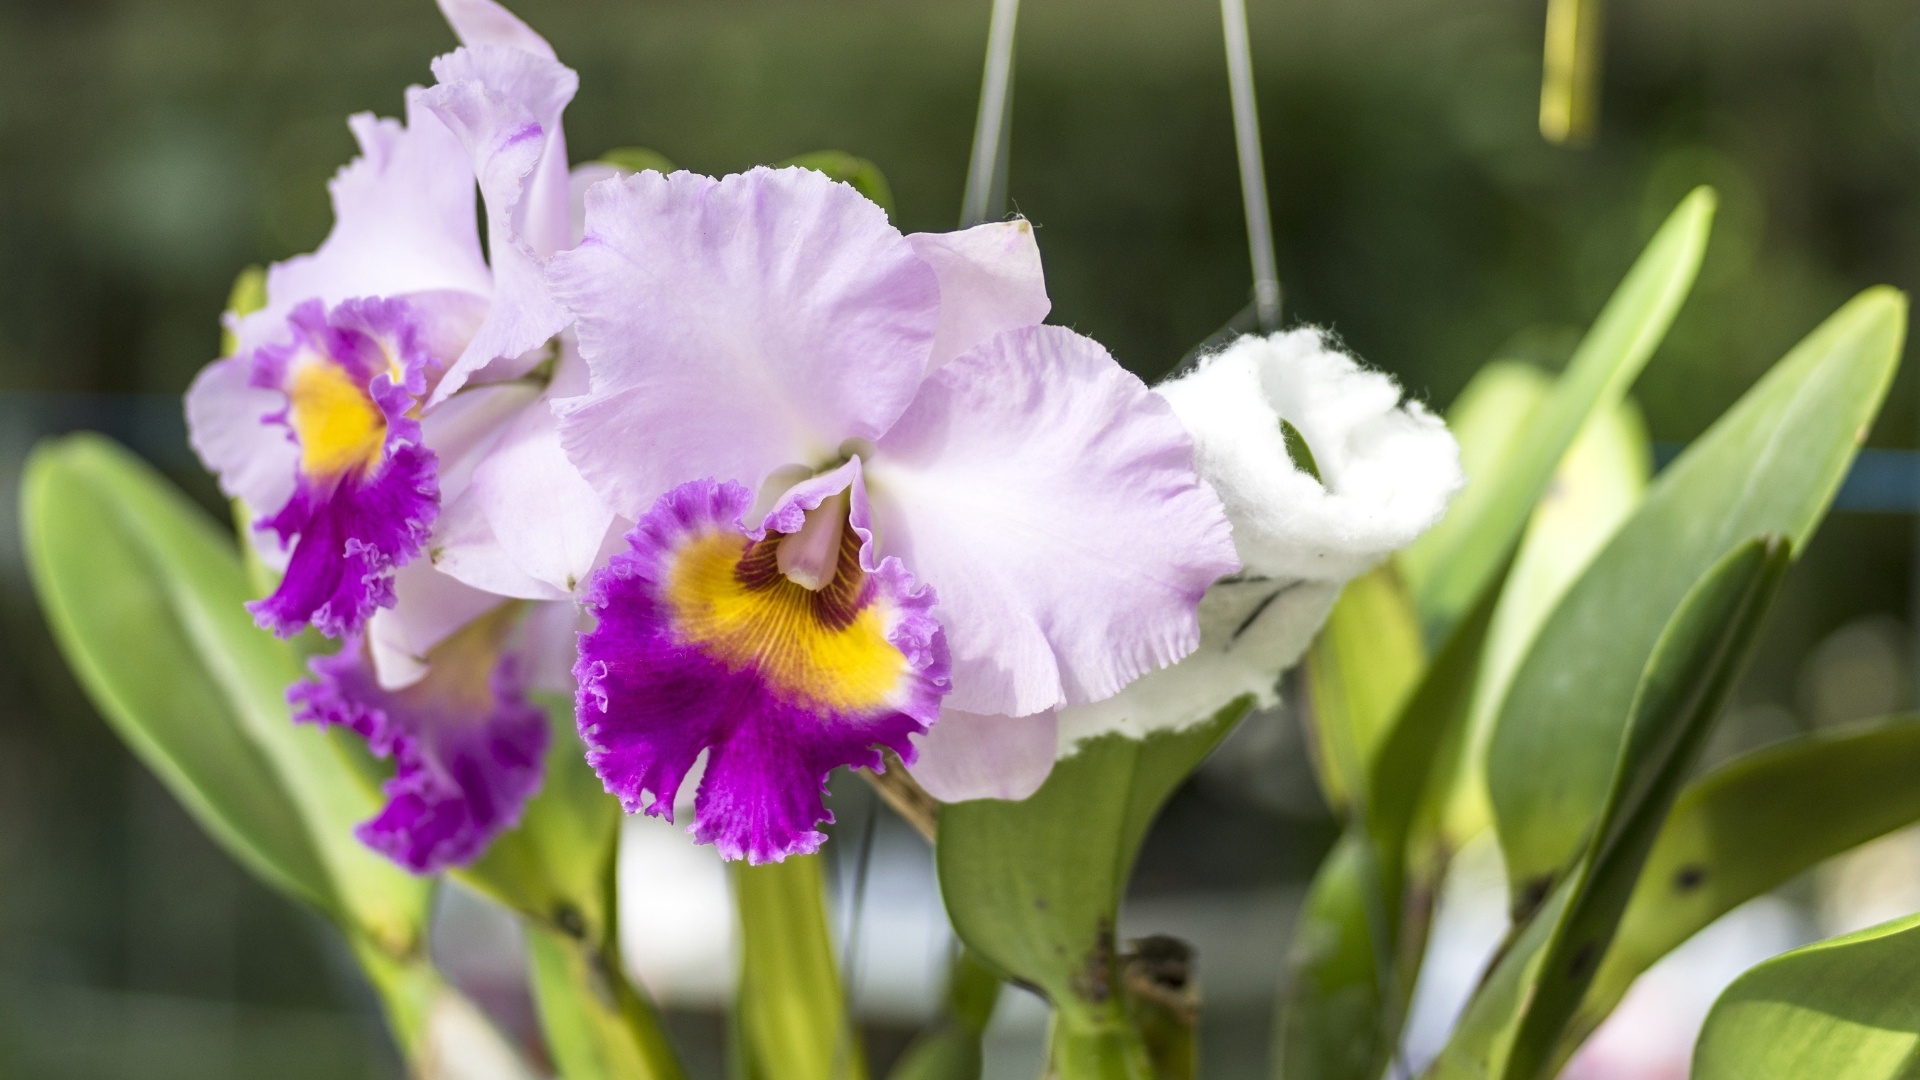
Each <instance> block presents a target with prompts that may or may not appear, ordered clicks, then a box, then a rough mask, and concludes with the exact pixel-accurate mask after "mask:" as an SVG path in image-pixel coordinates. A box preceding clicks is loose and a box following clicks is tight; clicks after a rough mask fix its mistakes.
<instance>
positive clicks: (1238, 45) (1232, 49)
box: [1220, 0, 1280, 334]
mask: <svg viewBox="0 0 1920 1080" xmlns="http://www.w3.org/2000/svg"><path fill="white" fill-rule="evenodd" d="M1220 22H1221V24H1222V26H1223V27H1224V28H1225V30H1226V37H1227V84H1228V86H1229V88H1230V89H1231V90H1232V92H1233V142H1234V146H1235V147H1236V148H1237V149H1238V150H1239V153H1240V194H1241V196H1242V197H1243V198H1244V199H1245V200H1246V204H1247V246H1248V248H1249V249H1250V251H1251V254H1252V256H1253V309H1254V316H1255V318H1256V319H1257V320H1258V322H1259V325H1260V330H1261V332H1263V333H1269V334H1270V333H1272V332H1273V331H1275V330H1278V329H1280V273H1279V271H1278V270H1277V269H1276V268H1275V266H1274V261H1273V217H1272V215H1271V214H1270V213H1269V212H1268V210H1267V170H1266V165H1265V163H1264V162H1263V160H1262V158H1261V155H1260V115H1259V113H1258V112H1257V111H1256V110H1255V105H1254V98H1253V49H1252V46H1250V45H1249V44H1248V43H1247V5H1246V0H1220Z"/></svg>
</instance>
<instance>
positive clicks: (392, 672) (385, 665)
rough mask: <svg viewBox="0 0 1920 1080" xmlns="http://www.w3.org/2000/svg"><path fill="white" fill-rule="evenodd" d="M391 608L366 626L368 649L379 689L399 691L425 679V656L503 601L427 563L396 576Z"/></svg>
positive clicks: (376, 614) (420, 562)
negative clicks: (449, 636)
mask: <svg viewBox="0 0 1920 1080" xmlns="http://www.w3.org/2000/svg"><path fill="white" fill-rule="evenodd" d="M393 597H394V603H393V606H392V607H390V608H382V609H381V610H379V611H376V612H374V613H373V617H372V618H370V619H368V620H367V632H366V640H367V649H368V651H369V652H370V653H371V655H372V658H373V670H374V673H375V675H376V676H378V678H379V682H380V686H381V688H382V689H386V690H399V689H401V688H402V687H406V686H411V685H412V684H414V683H416V682H419V681H420V679H421V677H422V676H424V675H425V674H426V673H427V653H429V652H430V651H432V650H433V649H434V648H435V647H436V646H438V645H439V644H440V643H441V642H443V641H445V640H446V639H447V637H448V635H450V634H452V633H453V632H454V631H455V630H458V629H460V628H461V627H463V626H465V625H467V624H468V623H470V622H472V621H473V620H475V619H477V618H479V617H480V616H482V615H484V614H486V613H487V612H489V611H491V610H493V609H494V608H496V607H499V606H500V605H501V603H503V602H504V601H503V600H502V598H501V597H499V596H495V595H493V594H492V593H486V592H482V591H480V590H479V589H475V588H473V587H471V586H468V585H464V584H462V583H461V582H459V581H456V580H455V579H453V578H451V577H449V576H447V575H446V574H443V573H441V572H439V571H438V570H435V569H434V568H433V564H432V563H431V562H428V561H427V560H425V559H416V560H414V561H413V562H410V563H408V564H407V565H405V566H403V567H401V568H400V569H399V570H396V571H394V575H393Z"/></svg>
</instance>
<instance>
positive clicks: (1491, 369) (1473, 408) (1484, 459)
mask: <svg viewBox="0 0 1920 1080" xmlns="http://www.w3.org/2000/svg"><path fill="white" fill-rule="evenodd" d="M1552 391H1553V377H1552V376H1550V375H1548V374H1547V373H1546V372H1544V371H1542V370H1540V369H1539V368H1538V367H1536V366H1534V365H1533V364H1529V363H1527V362H1525V361H1523V360H1489V361H1487V362H1486V363H1484V364H1482V365H1480V370H1478V371H1476V372H1474V373H1473V378H1471V379H1468V380H1467V385H1466V386H1465V387H1463V388H1461V390H1460V393H1459V394H1458V395H1457V396H1455V397H1454V399H1453V404H1452V405H1450V406H1448V407H1447V430H1448V431H1449V432H1451V433H1452V434H1453V438H1454V441H1455V442H1457V443H1459V444H1460V470H1461V471H1462V472H1464V473H1465V474H1466V476H1467V485H1468V486H1469V487H1473V486H1476V485H1481V484H1490V483H1493V482H1494V481H1495V480H1496V479H1497V477H1498V475H1499V472H1500V470H1501V469H1502V468H1503V467H1504V466H1505V465H1506V462H1507V459H1508V458H1511V457H1513V456H1515V455H1517V454H1520V453H1522V452H1523V450H1524V448H1523V447H1522V446H1521V444H1520V441H1519V440H1520V437H1521V434H1522V432H1523V431H1524V430H1525V429H1526V426H1527V423H1528V421H1529V420H1531V419H1532V417H1533V414H1534V413H1535V412H1536V411H1538V410H1539V408H1540V403H1541V402H1543V401H1545V400H1546V399H1547V395H1548V394H1549V393H1551V392H1552ZM1427 535H1430V534H1427ZM1438 551H1439V549H1438V548H1436V547H1434V546H1433V544H1432V543H1431V542H1429V541H1426V540H1425V537H1424V535H1423V537H1422V539H1420V540H1416V541H1415V542H1414V543H1413V544H1412V545H1411V546H1409V547H1406V548H1403V549H1401V550H1400V551H1397V552H1395V553H1394V556H1393V564H1394V566H1395V567H1396V568H1397V569H1398V570H1399V571H1400V578H1401V580H1402V581H1404V582H1405V583H1406V586H1407V589H1408V591H1409V592H1410V593H1412V594H1413V595H1415V596H1418V595H1421V594H1422V593H1425V592H1426V591H1427V589H1428V586H1429V585H1430V584H1431V581H1432V578H1433V572H1434V569H1435V563H1434V556H1435V555H1436V554H1437V553H1438Z"/></svg>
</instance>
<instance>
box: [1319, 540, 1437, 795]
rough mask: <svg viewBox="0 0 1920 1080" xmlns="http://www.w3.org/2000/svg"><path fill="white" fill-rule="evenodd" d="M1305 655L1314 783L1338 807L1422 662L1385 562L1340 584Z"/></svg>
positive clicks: (1403, 599) (1415, 627)
mask: <svg viewBox="0 0 1920 1080" xmlns="http://www.w3.org/2000/svg"><path fill="white" fill-rule="evenodd" d="M1306 662H1307V688H1308V693H1309V694H1310V695H1311V697H1312V701H1313V728H1312V733H1313V745H1314V764H1315V766H1316V767H1317V768H1318V770H1319V775H1320V790H1321V792H1322V794H1324V795H1325V796H1326V798H1327V802H1328V803H1329V804H1331V805H1333V806H1334V807H1336V808H1338V807H1343V806H1345V805H1346V804H1347V803H1348V801H1349V800H1350V798H1351V794H1352V791H1353V788H1354V785H1355V783H1356V781H1357V778H1359V777H1361V776H1362V775H1363V774H1364V772H1365V770H1366V768H1367V766H1368V764H1369V763H1370V762H1372V761H1373V755H1374V750H1375V748H1376V747H1377V745H1378V744H1379V742H1380V740H1381V738H1383V737H1384V736H1385V734H1386V732H1387V731H1388V730H1389V728H1390V727H1391V726H1392V724H1393V721H1394V718H1395V717H1397V716H1399V715H1400V710H1401V707H1402V706H1404V705H1405V704H1406V699H1407V696H1408V695H1409V694H1411V693H1412V692H1413V689H1414V687H1415V685H1417V684H1418V682H1419V680H1420V675H1421V672H1422V671H1423V670H1424V669H1425V667H1426V665H1427V657H1426V649H1425V647H1424V646H1423V645H1422V644H1421V642H1420V624H1419V622H1418V621H1417V620H1416V619H1415V617H1414V613H1413V605H1412V603H1411V602H1410V601H1409V600H1408V599H1407V593H1406V589H1405V588H1403V587H1402V586H1401V584H1400V578H1399V575H1398V574H1396V573H1395V572H1394V569H1393V566H1392V565H1391V564H1386V563H1383V564H1382V565H1380V566H1377V567H1375V568H1374V569H1372V570H1370V571H1368V572H1367V573H1365V574H1362V575H1360V576H1359V577H1357V578H1354V579H1353V580H1352V581H1349V582H1347V584H1346V587H1345V588H1343V589H1341V590H1340V599H1339V600H1338V601H1337V602H1336V603H1335V604H1334V605H1333V611H1332V612H1331V613H1329V614H1328V616H1327V621H1326V623H1325V624H1324V625H1322V626H1321V628H1320V633H1319V634H1318V635H1317V636H1316V637H1315V638H1314V641H1313V647H1312V648H1311V649H1310V650H1309V651H1308V653H1307V661H1306Z"/></svg>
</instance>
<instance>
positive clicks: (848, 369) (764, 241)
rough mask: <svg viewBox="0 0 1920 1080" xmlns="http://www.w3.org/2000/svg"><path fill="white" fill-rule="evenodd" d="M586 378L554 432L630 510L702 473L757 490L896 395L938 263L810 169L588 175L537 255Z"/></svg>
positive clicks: (586, 471)
mask: <svg viewBox="0 0 1920 1080" xmlns="http://www.w3.org/2000/svg"><path fill="white" fill-rule="evenodd" d="M549 276H550V277H551V279H552V281H553V285H554V289H555V293H556V295H557V296H559V297H560V299H561V302H562V303H564V304H565V305H566V306H567V307H568V309H569V310H571V311H572V312H573V313H574V315H575V316H576V317H577V319H578V332H579V335H580V347H581V352H582V354H583V355H584V356H585V357H586V359H587V363H588V365H589V366H590V367H591V368H592V369H593V389H592V392H591V393H590V394H589V395H587V396H586V397H585V398H581V399H575V400H573V401H570V402H568V403H567V404H566V405H565V406H563V409H564V411H563V412H562V414H561V439H562V441H563V442H564V443H565V444H566V447H567V453H568V456H569V457H571V458H572V459H573V461H574V463H575V464H576V465H578V466H579V467H580V471H581V474H582V475H583V476H585V477H586V478H587V482H588V483H590V484H592V485H593V486H594V489H595V490H597V491H599V492H600V493H601V494H602V495H603V496H604V497H605V498H606V499H607V501H608V502H609V503H610V504H611V505H612V507H613V509H614V510H615V511H616V512H618V513H620V514H622V515H625V516H627V517H637V516H638V515H639V514H640V513H641V512H643V511H645V510H646V509H647V508H648V507H650V506H651V505H652V504H653V501H654V500H655V499H657V498H658V497H659V496H660V494H661V493H662V492H665V491H667V490H669V489H671V488H673V487H675V486H677V485H679V484H682V483H686V482H689V481H692V480H697V479H701V478H704V477H724V478H729V479H733V480H737V481H739V482H741V483H743V484H746V485H747V486H748V487H749V489H753V490H757V489H758V487H759V485H760V484H761V482H762V481H763V480H764V479H765V478H766V477H767V476H768V475H769V474H770V473H772V472H773V471H774V470H775V469H778V468H780V467H781V466H785V465H791V464H795V463H798V464H802V465H808V466H813V467H820V466H825V465H830V464H834V463H836V462H837V461H838V460H839V459H840V458H841V457H842V456H843V455H842V452H841V449H840V448H841V446H842V444H843V443H844V441H845V440H847V439H849V438H864V439H875V438H878V437H879V436H880V434H881V433H882V432H884V431H886V430H887V428H888V427H889V426H891V425H892V423H893V421H894V420H895V419H896V418H897V417H898V416H899V415H900V412H901V410H903V409H904V408H906V405H907V402H908V401H910V400H911V399H912V397H913V393H914V390H915V387H916V386H917V385H918V384H919V381H920V378H921V375H922V373H923V372H924V371H925V369H926V362H927V356H928V353H929V350H930V348H931V347H932V343H933V336H934V328H935V326H936V324H937V321H938V317H939V283H938V281H937V280H936V278H935V277H934V274H933V271H932V270H931V269H930V268H929V267H928V266H927V264H926V262H925V261H923V260H922V259H920V258H919V257H918V256H916V255H915V254H914V253H913V248H912V246H911V245H909V244H908V243H907V242H906V240H905V238H903V237H902V236H901V235H900V233H899V232H898V231H897V230H895V229H894V228H893V226H891V225H889V224H888V223H887V217H886V214H885V213H884V212H882V211H881V210H880V208H879V207H877V206H875V205H874V204H873V203H871V202H869V201H867V200H866V199H865V198H864V197H862V196H861V195H860V194H859V193H858V192H856V191H854V190H853V189H852V188H851V187H848V186H847V185H845V184H837V183H834V182H833V181H830V180H828V179H827V178H826V177H824V176H822V175H821V174H819V173H817V172H813V171H811V170H808V169H780V170H773V169H765V168H761V169H755V170H753V171H752V172H749V173H746V174H743V175H737V176H729V177H727V178H726V179H724V180H714V179H712V178H710V177H704V176H696V175H694V174H692V173H685V172H679V173H674V174H673V175H671V176H662V175H661V174H659V173H657V172H641V173H636V174H634V175H632V176H627V177H624V178H622V179H621V180H619V181H618V182H608V183H601V184H598V185H596V186H595V187H594V188H593V189H592V190H590V191H589V192H588V193H587V238H586V239H585V240H584V241H582V242H581V244H580V246H579V247H576V248H574V249H573V250H572V251H567V252H562V253H561V254H559V255H556V256H554V258H553V261H552V262H551V263H550V264H549Z"/></svg>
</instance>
